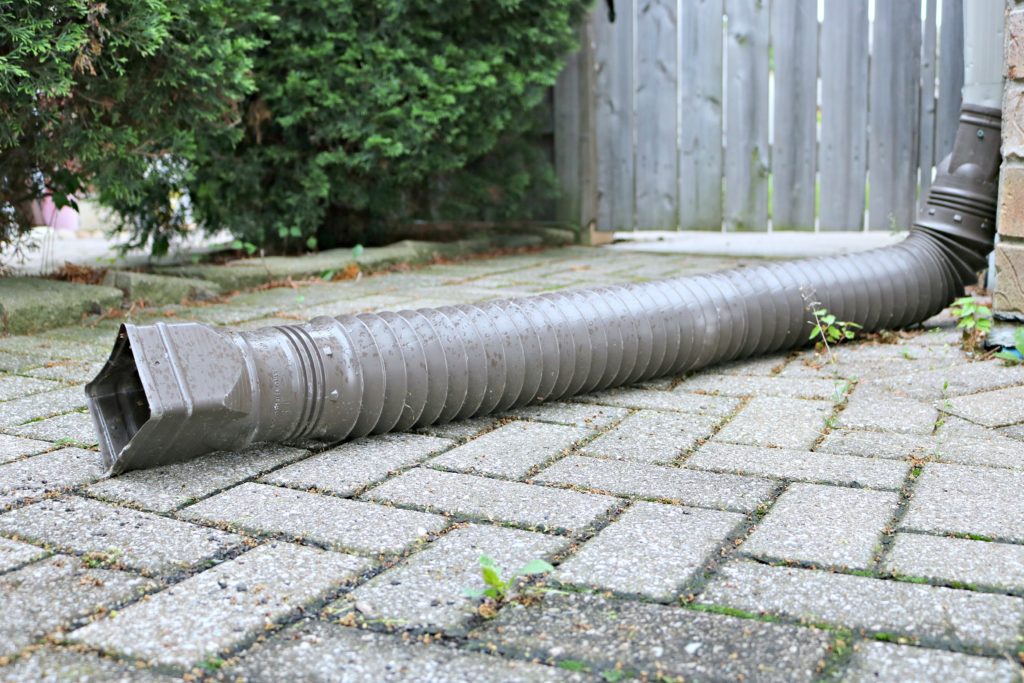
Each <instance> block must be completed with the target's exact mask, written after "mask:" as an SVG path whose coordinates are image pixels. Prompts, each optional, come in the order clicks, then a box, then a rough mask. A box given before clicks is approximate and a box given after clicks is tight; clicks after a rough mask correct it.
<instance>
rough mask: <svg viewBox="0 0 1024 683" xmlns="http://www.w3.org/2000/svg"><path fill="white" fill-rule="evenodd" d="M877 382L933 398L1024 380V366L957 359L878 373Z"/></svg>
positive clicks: (977, 390) (914, 395) (984, 389)
mask: <svg viewBox="0 0 1024 683" xmlns="http://www.w3.org/2000/svg"><path fill="white" fill-rule="evenodd" d="M912 367H913V366H912ZM878 383H879V384H882V385H883V386H886V387H888V388H890V389H892V390H894V391H898V392H901V393H903V394H905V395H906V396H910V397H913V398H916V399H919V400H929V401H934V400H938V399H942V398H946V397H951V396H964V395H966V394H976V393H978V392H981V391H992V390H994V389H1004V388H1006V387H1011V386H1014V385H1019V384H1024V367H1022V366H1017V367H1007V366H1005V365H1003V363H1002V362H1001V361H996V360H992V361H981V362H973V363H967V362H958V363H954V364H950V365H944V366H943V367H939V368H930V369H922V370H913V371H911V372H908V373H906V374H896V375H889V376H885V377H880V378H879V379H878Z"/></svg>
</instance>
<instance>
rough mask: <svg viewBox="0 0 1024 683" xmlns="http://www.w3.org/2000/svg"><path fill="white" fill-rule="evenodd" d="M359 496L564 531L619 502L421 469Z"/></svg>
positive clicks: (579, 526) (595, 517) (593, 518)
mask: <svg viewBox="0 0 1024 683" xmlns="http://www.w3.org/2000/svg"><path fill="white" fill-rule="evenodd" d="M363 497H364V498H366V499H368V500H375V501H378V502H390V503H396V504H403V505H414V506H417V507H422V508H426V509H431V510H437V511H439V512H445V513H449V514H454V515H464V516H467V517H471V518H474V519H485V520H488V521H497V522H509V523H512V524H520V525H522V526H525V527H529V528H535V529H543V530H557V529H564V530H567V531H576V530H580V529H582V528H583V527H585V526H587V525H589V524H592V523H594V522H596V521H597V520H598V519H600V518H601V517H602V516H604V515H605V514H606V513H608V512H609V511H611V509H612V508H613V507H614V506H616V505H617V504H618V501H617V500H616V499H614V498H611V497H609V496H602V495H597V494H591V493H577V492H575V491H562V490H559V489H553V488H548V487H544V486H531V485H529V484H520V483H518V482H511V481H499V480H497V479H488V478H486V477H476V476H472V475H469V474H456V473H454V472H440V471H438V470H431V469H424V468H416V469H413V470H409V471H407V472H405V473H404V474H401V475H399V476H397V477H395V478H394V479H389V480H388V481H386V482H385V483H383V484H381V485H380V486H378V487H377V488H374V489H371V490H370V491H369V492H367V493H365V494H363Z"/></svg>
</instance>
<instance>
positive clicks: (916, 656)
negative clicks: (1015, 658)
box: [843, 640, 1020, 683]
mask: <svg viewBox="0 0 1024 683" xmlns="http://www.w3.org/2000/svg"><path fill="white" fill-rule="evenodd" d="M843 681H844V682H845V683H941V682H944V681H957V682H958V683H1019V681H1020V669H1019V668H1018V667H1017V666H1016V665H1015V664H1014V663H1013V662H1011V661H1008V660H1006V659H995V658H991V657H974V656H972V655H963V654H960V653H957V652H944V651H942V650H926V649H924V648H920V647H911V646H909V645H896V644H894V643H879V642H873V641H869V640H864V641H861V642H859V643H856V644H855V645H854V646H853V657H852V659H851V660H850V663H849V665H848V667H847V669H846V672H845V674H844V675H843Z"/></svg>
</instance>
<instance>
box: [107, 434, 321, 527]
mask: <svg viewBox="0 0 1024 683" xmlns="http://www.w3.org/2000/svg"><path fill="white" fill-rule="evenodd" d="M308 453H309V452H308V451H305V450H300V449H298V448H289V447H287V446H265V445H258V446H253V447H251V448H249V449H247V450H245V451H242V452H241V453H214V454H211V455H208V456H205V457H202V458H197V459H195V460H189V461H187V462H182V463H175V464H173V465H165V466H163V467H156V468H153V469H151V470H135V471H132V472H127V473H125V474H122V475H121V476H119V477H115V478H113V479H105V480H103V481H101V482H99V483H97V484H95V485H93V486H90V487H89V489H88V492H89V493H91V494H93V495H95V496H98V497H100V498H104V499H107V500H113V501H118V502H122V503H130V504H132V505H137V506H139V507H141V508H144V509H146V510H155V511H156V512H168V511H170V510H173V509H174V508H177V507H181V506H182V505H186V504H187V503H191V502H194V501H195V500H196V499H198V498H204V497H206V496H208V495H210V494H211V493H215V492H217V491H220V490H223V489H226V488H228V487H230V486H234V485H235V484H240V483H242V482H244V481H245V480H246V479H249V478H252V477H255V476H258V475H259V474H262V473H263V472H266V471H267V470H270V469H273V468H274V467H278V466H280V465H284V464H287V463H290V462H293V461H295V460H299V459H300V458H303V457H305V456H306V455H308Z"/></svg>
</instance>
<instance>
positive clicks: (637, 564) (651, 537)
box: [554, 501, 743, 600]
mask: <svg viewBox="0 0 1024 683" xmlns="http://www.w3.org/2000/svg"><path fill="white" fill-rule="evenodd" d="M742 522H743V516H742V515H739V514H736V513H734V512H718V511H715V510H701V509H699V508H687V507H682V506H678V505H663V504H661V503H647V502H643V501H641V502H638V503H634V504H633V505H632V506H631V507H630V508H629V509H628V510H626V512H624V513H623V514H622V516H621V517H619V518H618V519H617V520H615V521H614V522H612V523H611V524H609V525H608V526H606V527H605V528H604V529H602V530H601V531H600V532H599V533H598V534H597V536H595V537H594V538H593V539H591V540H589V541H587V542H586V543H585V544H583V547H582V548H580V549H579V550H578V551H577V552H576V553H575V554H574V555H573V556H572V557H571V558H569V559H568V560H566V561H565V562H564V563H563V564H562V565H561V566H560V567H559V568H558V571H557V572H555V574H554V578H556V579H558V580H559V581H561V582H563V583H569V584H577V585H582V586H590V587H593V588H596V589H600V590H612V591H617V592H619V593H628V594H634V595H642V596H646V597H648V598H652V599H655V600H669V599H671V598H672V597H673V596H674V595H675V594H676V593H677V592H678V590H679V589H680V587H681V586H682V585H683V584H684V583H686V582H687V581H689V580H690V578H692V576H693V575H694V573H695V572H696V571H697V570H698V569H699V568H700V567H701V565H702V564H704V562H706V561H707V559H708V558H709V556H710V555H711V554H712V553H713V552H714V550H715V549H716V548H717V547H718V546H719V545H720V544H721V543H722V542H724V541H725V539H726V538H727V537H728V536H729V535H730V534H731V533H732V532H733V531H735V529H736V528H737V527H738V526H739V524H740V523H742Z"/></svg>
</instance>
